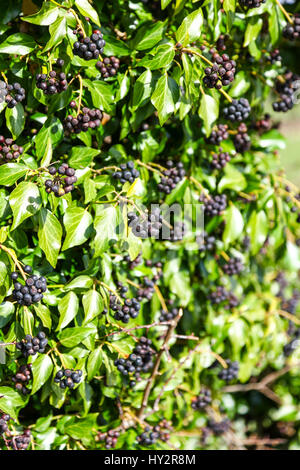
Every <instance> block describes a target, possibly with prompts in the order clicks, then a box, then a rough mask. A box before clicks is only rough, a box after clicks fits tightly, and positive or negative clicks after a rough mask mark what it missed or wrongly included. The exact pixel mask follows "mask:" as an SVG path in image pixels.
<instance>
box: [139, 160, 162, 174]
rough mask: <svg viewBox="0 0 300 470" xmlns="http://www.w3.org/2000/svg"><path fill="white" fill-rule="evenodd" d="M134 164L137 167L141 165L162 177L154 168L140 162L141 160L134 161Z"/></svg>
mask: <svg viewBox="0 0 300 470" xmlns="http://www.w3.org/2000/svg"><path fill="white" fill-rule="evenodd" d="M136 163H137V164H138V165H141V166H143V167H145V168H147V169H148V170H150V171H153V172H154V173H158V174H159V175H160V176H163V174H162V173H161V172H160V171H159V170H156V169H155V168H152V167H151V166H150V165H147V164H146V163H144V162H141V160H136Z"/></svg>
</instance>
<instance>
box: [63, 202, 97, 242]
mask: <svg viewBox="0 0 300 470" xmlns="http://www.w3.org/2000/svg"><path fill="white" fill-rule="evenodd" d="M64 226H65V228H66V232H67V235H66V238H65V241H64V244H63V247H62V251H65V250H67V249H68V248H71V247H72V246H78V245H82V243H84V242H86V241H87V240H88V239H89V237H90V236H91V234H92V232H93V218H92V216H91V214H90V213H89V212H87V211H86V210H84V209H83V208H82V207H69V208H68V209H67V210H66V212H65V215H64Z"/></svg>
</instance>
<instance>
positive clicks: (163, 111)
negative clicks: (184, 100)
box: [151, 73, 179, 126]
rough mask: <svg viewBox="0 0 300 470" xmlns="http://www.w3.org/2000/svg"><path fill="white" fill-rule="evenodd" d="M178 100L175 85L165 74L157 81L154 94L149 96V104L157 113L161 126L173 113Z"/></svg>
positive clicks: (177, 91) (176, 86)
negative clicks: (150, 103)
mask: <svg viewBox="0 0 300 470" xmlns="http://www.w3.org/2000/svg"><path fill="white" fill-rule="evenodd" d="M178 98H179V90H178V85H177V83H176V82H175V80H174V79H173V78H171V77H169V76H168V75H167V73H165V74H164V75H162V76H161V77H160V79H159V80H158V82H157V84H156V87H155V90H154V93H153V94H152V96H151V102H152V104H153V106H155V108H156V109H157V111H158V117H159V122H160V125H161V126H162V125H163V124H164V123H165V122H166V120H167V119H168V117H169V116H170V115H171V114H172V113H174V111H175V104H176V102H177V100H178Z"/></svg>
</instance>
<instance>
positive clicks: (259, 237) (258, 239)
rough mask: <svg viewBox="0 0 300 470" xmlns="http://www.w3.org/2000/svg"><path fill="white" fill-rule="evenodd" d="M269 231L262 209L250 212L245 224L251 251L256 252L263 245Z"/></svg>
mask: <svg viewBox="0 0 300 470" xmlns="http://www.w3.org/2000/svg"><path fill="white" fill-rule="evenodd" d="M268 232H269V224H268V218H267V216H266V214H265V212H264V211H260V212H252V214H251V217H250V220H249V223H248V225H247V233H248V235H249V237H250V240H251V253H252V254H254V255H255V254H256V253H258V251H259V250H260V248H261V247H262V246H263V244H264V242H265V240H266V238H267V235H268Z"/></svg>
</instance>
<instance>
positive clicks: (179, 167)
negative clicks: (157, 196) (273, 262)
mask: <svg viewBox="0 0 300 470" xmlns="http://www.w3.org/2000/svg"><path fill="white" fill-rule="evenodd" d="M166 167H167V169H166V170H164V171H163V175H164V176H163V178H161V180H160V183H159V184H158V185H157V187H158V190H159V191H161V192H162V193H165V194H170V192H171V191H172V190H173V189H174V188H175V187H176V185H177V184H178V183H179V182H180V181H181V180H182V179H183V178H184V176H185V169H184V167H183V163H182V162H178V163H176V164H175V163H174V162H173V161H172V160H168V161H167V162H166Z"/></svg>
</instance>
